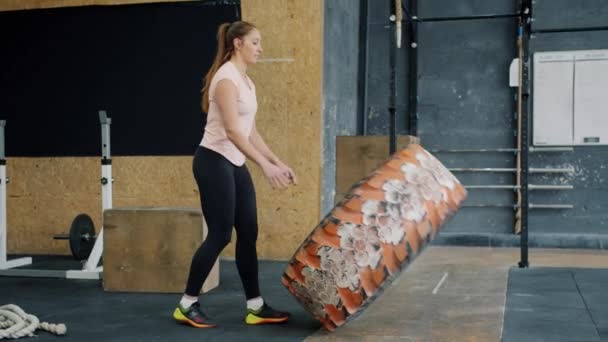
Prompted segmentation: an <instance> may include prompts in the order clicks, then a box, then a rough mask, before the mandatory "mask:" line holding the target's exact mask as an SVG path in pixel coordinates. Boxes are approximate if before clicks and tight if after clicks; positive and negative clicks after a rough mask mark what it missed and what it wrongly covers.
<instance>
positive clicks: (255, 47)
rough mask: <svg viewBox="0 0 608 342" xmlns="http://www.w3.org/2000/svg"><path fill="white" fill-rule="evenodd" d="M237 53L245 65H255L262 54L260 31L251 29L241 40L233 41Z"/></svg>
mask: <svg viewBox="0 0 608 342" xmlns="http://www.w3.org/2000/svg"><path fill="white" fill-rule="evenodd" d="M235 43H236V48H237V53H240V55H241V57H242V58H243V61H245V63H247V64H255V63H256V62H257V61H258V57H259V56H260V54H261V53H262V51H263V50H262V36H261V35H260V31H258V30H257V29H253V30H251V31H249V33H247V34H246V35H245V36H243V38H241V39H235Z"/></svg>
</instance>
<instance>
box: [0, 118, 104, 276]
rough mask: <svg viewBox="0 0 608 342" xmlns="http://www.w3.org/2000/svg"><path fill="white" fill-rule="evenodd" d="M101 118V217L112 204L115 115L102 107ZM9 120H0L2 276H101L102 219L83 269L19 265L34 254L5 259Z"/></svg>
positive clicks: (24, 263)
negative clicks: (47, 268)
mask: <svg viewBox="0 0 608 342" xmlns="http://www.w3.org/2000/svg"><path fill="white" fill-rule="evenodd" d="M99 122H100V124H101V151H102V158H101V179H100V181H101V196H102V204H101V207H102V220H103V212H104V211H105V210H107V209H111V208H112V182H113V178H112V156H111V153H110V125H111V123H112V119H111V118H109V117H108V116H107V113H106V111H104V110H101V111H99ZM5 126H6V121H5V120H2V121H0V276H16V277H46V278H67V279H100V278H101V273H102V272H103V266H99V262H100V261H101V256H102V254H103V222H102V226H101V229H100V232H99V234H97V237H96V238H95V243H94V245H93V249H92V250H91V253H90V254H89V256H88V258H87V260H86V261H85V262H84V264H83V267H82V269H72V270H67V271H66V270H45V269H34V268H19V267H21V266H27V265H30V264H32V258H31V257H27V258H20V259H15V260H10V261H7V260H6V252H7V251H6V245H7V239H6V231H7V229H6V227H7V219H6V218H7V210H6V183H7V181H8V178H7V177H6V169H5V168H6V159H5V154H4V127H5Z"/></svg>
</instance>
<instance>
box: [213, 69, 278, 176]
mask: <svg viewBox="0 0 608 342" xmlns="http://www.w3.org/2000/svg"><path fill="white" fill-rule="evenodd" d="M215 101H216V102H217V104H218V106H219V109H220V113H221V118H222V120H223V122H224V128H225V129H226V135H227V136H228V139H230V141H232V143H233V144H234V145H235V146H236V147H237V148H238V149H239V150H240V151H241V152H243V154H244V155H245V156H247V158H249V159H251V160H253V161H254V162H255V163H256V164H258V166H260V168H261V169H262V171H263V172H264V175H265V176H266V178H268V181H269V182H270V184H271V185H272V186H273V187H285V186H287V185H288V184H289V179H288V177H287V176H286V175H284V174H283V171H282V170H281V169H280V168H279V167H278V166H276V165H274V164H273V163H272V162H271V161H270V160H269V159H267V158H266V157H265V156H264V155H263V154H262V153H261V152H260V151H258V150H257V149H256V148H255V147H254V146H253V144H252V143H251V142H250V141H249V140H248V139H247V137H246V136H245V135H244V134H243V133H242V132H240V131H239V125H238V120H239V114H238V107H237V101H238V90H237V88H236V86H235V85H234V83H232V81H230V80H221V81H219V82H218V84H217V87H216V88H215Z"/></svg>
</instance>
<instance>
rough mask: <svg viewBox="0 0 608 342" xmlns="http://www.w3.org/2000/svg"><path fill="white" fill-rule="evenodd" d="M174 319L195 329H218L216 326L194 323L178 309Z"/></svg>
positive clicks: (174, 313)
mask: <svg viewBox="0 0 608 342" xmlns="http://www.w3.org/2000/svg"><path fill="white" fill-rule="evenodd" d="M173 318H174V319H175V320H176V321H178V322H180V323H182V324H188V325H190V326H193V327H195V328H202V329H204V328H215V327H216V324H201V323H196V322H194V321H192V320H191V319H189V318H188V317H186V316H184V314H183V313H182V312H181V311H180V310H179V309H178V308H176V309H175V311H173Z"/></svg>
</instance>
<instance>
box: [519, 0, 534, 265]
mask: <svg viewBox="0 0 608 342" xmlns="http://www.w3.org/2000/svg"><path fill="white" fill-rule="evenodd" d="M531 12H532V6H531V1H530V0H521V2H520V18H521V19H520V25H519V36H520V37H521V45H522V49H521V50H522V53H521V58H522V64H521V65H522V77H521V83H520V85H519V88H520V89H521V90H522V91H521V96H522V98H521V100H522V105H521V120H520V122H521V151H520V157H521V158H520V163H521V165H520V166H521V176H520V183H521V215H520V227H521V260H520V261H519V267H520V268H527V267H529V266H530V262H529V260H528V94H529V91H528V75H529V73H528V64H527V63H526V61H527V58H528V44H527V43H528V37H529V32H530V27H529V23H530V21H531V15H532V13H531Z"/></svg>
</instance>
